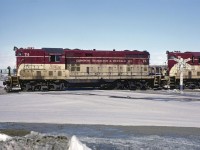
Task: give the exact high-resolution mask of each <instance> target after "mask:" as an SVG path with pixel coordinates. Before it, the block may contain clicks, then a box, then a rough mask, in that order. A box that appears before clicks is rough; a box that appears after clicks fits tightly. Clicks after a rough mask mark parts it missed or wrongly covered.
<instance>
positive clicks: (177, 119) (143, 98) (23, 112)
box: [0, 82, 200, 127]
mask: <svg viewBox="0 0 200 150" xmlns="http://www.w3.org/2000/svg"><path fill="white" fill-rule="evenodd" d="M0 83H1V84H2V82H0ZM0 86H1V85H0ZM199 108H200V92H198V91H197V92H186V93H183V94H180V93H176V91H128V90H127V91H120V90H111V91H106V90H105V91H103V90H90V91H88V90H85V91H84V90H77V91H51V92H28V93H27V92H19V93H9V94H2V95H0V122H29V123H30V122H34V123H60V124H105V125H131V126H140V125H143V126H177V127H200V109H199Z"/></svg>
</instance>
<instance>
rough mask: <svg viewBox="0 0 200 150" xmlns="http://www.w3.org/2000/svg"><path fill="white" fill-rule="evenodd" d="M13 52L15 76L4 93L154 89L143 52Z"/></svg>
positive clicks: (20, 50)
mask: <svg viewBox="0 0 200 150" xmlns="http://www.w3.org/2000/svg"><path fill="white" fill-rule="evenodd" d="M15 53H16V70H17V76H13V77H11V78H12V79H11V80H7V81H6V83H5V84H6V86H7V89H8V91H9V90H12V87H13V86H15V85H19V86H20V88H21V89H22V90H33V91H34V90H43V89H48V90H63V89H65V88H67V87H100V88H102V89H106V88H121V89H123V88H127V89H137V88H140V89H146V88H148V87H154V86H158V85H157V83H156V80H155V77H154V76H150V75H149V59H150V54H149V52H147V51H137V50H133V51H130V50H123V51H116V50H113V51H109V50H106V51H105V50H95V49H93V50H80V49H62V48H42V49H34V48H27V49H24V48H20V49H15ZM11 82H12V83H11Z"/></svg>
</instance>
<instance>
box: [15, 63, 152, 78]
mask: <svg viewBox="0 0 200 150" xmlns="http://www.w3.org/2000/svg"><path fill="white" fill-rule="evenodd" d="M148 69H149V68H148V66H147V65H127V64H124V65H122V64H120V65H117V64H114V65H112V64H109V65H107V64H68V65H65V64H25V65H24V64H21V65H20V66H19V68H18V72H17V75H18V76H20V78H21V79H87V78H88V77H89V78H90V79H99V78H109V79H117V78H119V77H131V78H134V76H139V77H141V76H147V75H148V72H149V70H148Z"/></svg>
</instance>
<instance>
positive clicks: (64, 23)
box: [0, 0, 200, 68]
mask: <svg viewBox="0 0 200 150" xmlns="http://www.w3.org/2000/svg"><path fill="white" fill-rule="evenodd" d="M199 8H200V0H0V59H1V63H0V68H5V67H7V66H8V65H10V66H12V67H13V66H14V64H15V57H14V52H13V51H12V49H13V47H14V46H17V47H23V48H26V47H35V48H42V47H59V48H72V49H73V48H80V49H93V48H95V49H102V50H112V49H116V50H124V49H129V50H135V49H137V50H147V51H149V52H150V53H151V61H150V62H151V64H164V62H165V61H166V54H165V53H166V50H169V51H174V50H180V51H200V18H199V17H200V9H199Z"/></svg>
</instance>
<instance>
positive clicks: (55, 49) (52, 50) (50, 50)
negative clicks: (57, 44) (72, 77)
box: [42, 48, 64, 53]
mask: <svg viewBox="0 0 200 150" xmlns="http://www.w3.org/2000/svg"><path fill="white" fill-rule="evenodd" d="M42 49H43V50H44V51H46V52H47V53H63V52H64V50H63V49H62V48H42Z"/></svg>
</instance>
